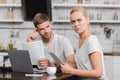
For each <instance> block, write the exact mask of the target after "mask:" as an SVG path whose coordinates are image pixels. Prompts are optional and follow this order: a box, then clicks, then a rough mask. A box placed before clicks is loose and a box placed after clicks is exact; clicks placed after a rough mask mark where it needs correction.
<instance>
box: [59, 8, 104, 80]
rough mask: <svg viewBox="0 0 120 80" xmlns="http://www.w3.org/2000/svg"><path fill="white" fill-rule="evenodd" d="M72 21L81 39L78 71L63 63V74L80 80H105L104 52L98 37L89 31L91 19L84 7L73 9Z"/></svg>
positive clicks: (76, 58) (78, 48)
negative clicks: (75, 76) (77, 77)
mask: <svg viewBox="0 0 120 80" xmlns="http://www.w3.org/2000/svg"><path fill="white" fill-rule="evenodd" d="M70 21H71V25H72V28H73V30H74V31H75V32H76V33H78V35H79V37H80V41H79V45H78V47H77V49H76V55H75V61H76V65H77V69H74V68H72V67H70V66H69V65H68V64H66V63H63V64H61V70H62V72H63V73H68V74H72V75H77V76H80V80H104V79H105V78H104V75H105V70H104V61H103V50H102V47H101V45H100V43H99V41H98V39H97V38H96V36H95V35H92V33H91V32H90V30H89V24H90V19H89V16H88V14H87V11H86V10H85V9H84V8H82V7H73V8H72V10H71V12H70Z"/></svg>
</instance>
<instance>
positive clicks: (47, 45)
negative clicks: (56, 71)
mask: <svg viewBox="0 0 120 80" xmlns="http://www.w3.org/2000/svg"><path fill="white" fill-rule="evenodd" d="M33 23H34V26H35V30H34V31H33V32H32V33H31V34H30V35H29V36H28V39H27V41H35V40H37V39H38V37H39V38H41V39H42V41H43V43H44V51H45V55H46V58H43V59H40V60H39V63H40V65H41V66H42V67H43V68H46V67H47V66H55V64H54V62H55V61H54V60H53V59H52V58H51V56H50V55H49V54H48V53H49V52H53V53H54V54H55V55H56V56H57V57H58V58H59V59H60V60H61V61H62V62H67V63H68V64H70V65H72V66H74V64H73V63H75V62H74V61H71V58H73V57H72V56H74V51H73V48H72V46H71V44H70V42H69V40H68V39H67V38H65V37H63V36H61V35H58V34H55V33H53V32H52V29H51V23H50V21H49V18H48V16H47V15H45V14H42V13H37V14H36V15H35V17H34V19H33ZM72 60H73V59H72Z"/></svg>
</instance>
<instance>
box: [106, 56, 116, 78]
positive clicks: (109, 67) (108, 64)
mask: <svg viewBox="0 0 120 80" xmlns="http://www.w3.org/2000/svg"><path fill="white" fill-rule="evenodd" d="M113 59H114V58H113V56H104V60H105V71H106V76H107V77H108V80H114V79H113V72H114V68H113V61H114V60H113Z"/></svg>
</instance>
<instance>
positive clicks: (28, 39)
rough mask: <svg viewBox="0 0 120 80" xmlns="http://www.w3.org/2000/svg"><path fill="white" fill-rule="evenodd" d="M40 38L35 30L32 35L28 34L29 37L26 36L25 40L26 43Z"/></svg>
mask: <svg viewBox="0 0 120 80" xmlns="http://www.w3.org/2000/svg"><path fill="white" fill-rule="evenodd" d="M39 37H40V35H39V33H38V32H37V31H36V29H35V30H34V31H33V32H32V33H30V34H29V35H28V38H27V41H28V42H32V41H35V40H36V39H37V38H39Z"/></svg>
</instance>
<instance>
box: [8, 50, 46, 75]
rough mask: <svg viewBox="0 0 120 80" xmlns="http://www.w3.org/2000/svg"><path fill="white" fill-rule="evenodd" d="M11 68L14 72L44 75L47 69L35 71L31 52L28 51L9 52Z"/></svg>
mask: <svg viewBox="0 0 120 80" xmlns="http://www.w3.org/2000/svg"><path fill="white" fill-rule="evenodd" d="M8 57H9V59H10V63H11V67H12V70H13V71H14V72H24V73H44V72H46V70H45V69H42V70H37V69H33V66H32V63H31V59H30V55H29V52H28V51H27V50H10V51H8Z"/></svg>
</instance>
